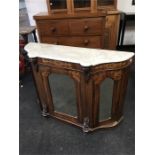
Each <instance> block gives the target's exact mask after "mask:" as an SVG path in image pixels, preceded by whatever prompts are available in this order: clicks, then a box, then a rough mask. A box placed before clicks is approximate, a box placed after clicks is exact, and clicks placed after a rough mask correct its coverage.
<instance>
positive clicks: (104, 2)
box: [97, 0, 114, 6]
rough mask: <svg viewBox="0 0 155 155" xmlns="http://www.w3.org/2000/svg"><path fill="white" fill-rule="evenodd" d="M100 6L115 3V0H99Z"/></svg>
mask: <svg viewBox="0 0 155 155" xmlns="http://www.w3.org/2000/svg"><path fill="white" fill-rule="evenodd" d="M97 4H98V6H104V5H113V4H114V0H97Z"/></svg>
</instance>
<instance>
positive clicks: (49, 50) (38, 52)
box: [25, 43, 134, 67]
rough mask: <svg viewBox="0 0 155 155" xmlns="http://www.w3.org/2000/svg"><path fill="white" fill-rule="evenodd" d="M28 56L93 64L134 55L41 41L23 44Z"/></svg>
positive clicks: (118, 60)
mask: <svg viewBox="0 0 155 155" xmlns="http://www.w3.org/2000/svg"><path fill="white" fill-rule="evenodd" d="M25 50H26V51H27V52H28V56H29V57H30V58H35V57H39V58H47V59H52V60H59V61H65V62H71V63H77V64H80V65H82V66H85V67H88V66H95V65H99V64H103V63H113V62H121V61H125V60H128V59H130V58H132V57H133V56H134V53H132V52H119V51H114V50H103V49H92V48H81V47H71V46H62V45H53V44H43V43H28V44H27V45H26V46H25Z"/></svg>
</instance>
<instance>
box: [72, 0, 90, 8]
mask: <svg viewBox="0 0 155 155" xmlns="http://www.w3.org/2000/svg"><path fill="white" fill-rule="evenodd" d="M90 1H91V0H74V8H87V7H90Z"/></svg>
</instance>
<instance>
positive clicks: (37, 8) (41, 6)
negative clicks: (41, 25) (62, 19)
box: [25, 0, 47, 25]
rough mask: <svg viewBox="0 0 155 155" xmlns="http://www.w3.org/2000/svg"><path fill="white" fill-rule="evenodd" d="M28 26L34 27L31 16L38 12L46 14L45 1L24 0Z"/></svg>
mask: <svg viewBox="0 0 155 155" xmlns="http://www.w3.org/2000/svg"><path fill="white" fill-rule="evenodd" d="M25 4H26V8H27V12H28V16H29V20H30V25H35V21H34V20H33V16H34V15H35V14H37V13H39V12H47V5H46V0H25Z"/></svg>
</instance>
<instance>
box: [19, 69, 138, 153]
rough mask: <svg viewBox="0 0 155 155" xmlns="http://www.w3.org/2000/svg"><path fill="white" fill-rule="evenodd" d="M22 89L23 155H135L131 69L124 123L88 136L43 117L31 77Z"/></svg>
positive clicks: (132, 71) (21, 134)
mask: <svg viewBox="0 0 155 155" xmlns="http://www.w3.org/2000/svg"><path fill="white" fill-rule="evenodd" d="M23 83H24V87H23V88H20V98H19V101H20V109H19V114H20V119H19V121H20V133H19V134H20V135H19V136H20V139H19V140H20V141H19V142H20V145H19V152H20V155H94V154H95V155H134V152H135V141H134V138H135V119H134V118H135V89H134V87H135V81H134V66H132V68H131V73H130V77H129V83H128V90H127V95H126V99H125V106H124V120H123V122H122V123H121V124H120V125H119V126H117V127H115V128H111V129H101V130H98V131H95V132H92V133H89V134H84V133H83V132H82V131H81V129H79V128H76V127H74V126H71V125H69V124H65V123H63V122H60V121H59V120H55V119H52V118H48V119H47V118H44V117H42V116H41V112H40V109H39V106H38V105H37V103H36V91H35V88H34V84H33V80H32V76H31V74H28V75H26V76H25V77H24V79H23Z"/></svg>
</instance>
